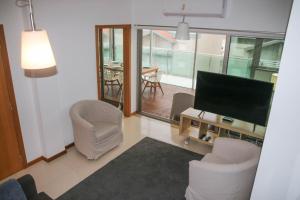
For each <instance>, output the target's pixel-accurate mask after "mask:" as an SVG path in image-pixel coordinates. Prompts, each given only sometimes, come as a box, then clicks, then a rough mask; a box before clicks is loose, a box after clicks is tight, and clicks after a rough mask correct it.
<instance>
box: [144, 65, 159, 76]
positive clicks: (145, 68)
mask: <svg viewBox="0 0 300 200" xmlns="http://www.w3.org/2000/svg"><path fill="white" fill-rule="evenodd" d="M158 69H159V67H143V69H142V75H144V74H148V73H152V72H155V73H157V72H158Z"/></svg>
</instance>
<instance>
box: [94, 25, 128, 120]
mask: <svg viewBox="0 0 300 200" xmlns="http://www.w3.org/2000/svg"><path fill="white" fill-rule="evenodd" d="M130 46H131V25H96V58H97V59H96V63H97V83H98V99H99V100H102V101H105V102H108V103H110V104H112V105H114V106H116V107H118V108H119V109H121V110H123V113H124V115H125V116H130V114H131V109H130V105H131V103H130V102H131V98H130V91H131V90H130V68H131V66H130V51H131V48H130Z"/></svg>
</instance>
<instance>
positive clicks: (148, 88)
mask: <svg viewBox="0 0 300 200" xmlns="http://www.w3.org/2000/svg"><path fill="white" fill-rule="evenodd" d="M190 38H191V40H188V41H179V40H176V39H175V31H167V30H143V38H142V42H143V45H142V69H141V77H140V78H141V94H142V95H141V96H140V98H141V110H142V112H144V113H148V114H151V115H155V116H158V117H161V118H169V117H170V113H171V106H172V100H173V95H174V94H175V93H179V92H181V93H189V94H194V90H193V89H192V77H193V64H194V55H195V43H196V34H195V33H190Z"/></svg>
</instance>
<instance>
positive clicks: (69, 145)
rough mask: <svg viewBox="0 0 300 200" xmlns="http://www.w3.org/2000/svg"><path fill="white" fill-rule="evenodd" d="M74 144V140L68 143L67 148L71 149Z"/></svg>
mask: <svg viewBox="0 0 300 200" xmlns="http://www.w3.org/2000/svg"><path fill="white" fill-rule="evenodd" d="M74 145H75V144H74V142H72V143H70V144H68V145H66V146H65V148H66V149H69V148H71V147H73V146H74Z"/></svg>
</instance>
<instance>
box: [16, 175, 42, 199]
mask: <svg viewBox="0 0 300 200" xmlns="http://www.w3.org/2000/svg"><path fill="white" fill-rule="evenodd" d="M17 181H18V182H19V184H20V185H21V187H22V189H23V191H24V194H25V196H26V198H27V199H28V200H30V199H38V193H37V189H36V186H35V182H34V179H33V177H32V176H31V175H29V174H27V175H25V176H22V177H21V178H19V179H18V180H17Z"/></svg>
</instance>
